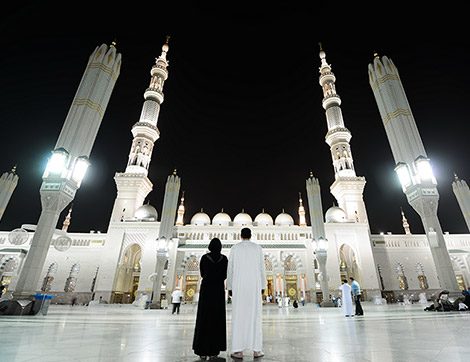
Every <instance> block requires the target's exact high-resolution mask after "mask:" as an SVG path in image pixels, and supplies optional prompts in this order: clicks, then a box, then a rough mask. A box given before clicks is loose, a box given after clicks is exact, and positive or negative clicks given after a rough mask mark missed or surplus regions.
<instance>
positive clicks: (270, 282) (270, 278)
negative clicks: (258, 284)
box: [264, 275, 274, 296]
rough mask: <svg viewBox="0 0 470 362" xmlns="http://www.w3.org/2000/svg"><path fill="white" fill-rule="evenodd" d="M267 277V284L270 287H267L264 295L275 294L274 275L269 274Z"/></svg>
mask: <svg viewBox="0 0 470 362" xmlns="http://www.w3.org/2000/svg"><path fill="white" fill-rule="evenodd" d="M266 279H267V285H268V287H267V288H266V290H265V291H264V295H265V296H267V295H271V296H273V295H274V282H273V276H272V275H268V276H267V277H266Z"/></svg>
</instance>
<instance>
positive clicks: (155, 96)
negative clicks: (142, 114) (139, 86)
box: [144, 87, 163, 104]
mask: <svg viewBox="0 0 470 362" xmlns="http://www.w3.org/2000/svg"><path fill="white" fill-rule="evenodd" d="M144 98H145V99H152V100H155V101H157V102H158V103H159V104H162V103H163V92H162V89H161V88H160V89H159V88H154V87H149V88H147V89H146V90H145V92H144Z"/></svg>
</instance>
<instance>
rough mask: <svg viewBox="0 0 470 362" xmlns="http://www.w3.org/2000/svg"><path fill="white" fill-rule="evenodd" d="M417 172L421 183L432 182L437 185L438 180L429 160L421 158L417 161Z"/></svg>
mask: <svg viewBox="0 0 470 362" xmlns="http://www.w3.org/2000/svg"><path fill="white" fill-rule="evenodd" d="M414 163H415V165H416V170H417V172H418V176H419V179H420V181H431V182H433V183H435V182H436V181H435V180H436V179H435V178H434V174H433V172H432V167H431V162H430V161H429V159H428V158H426V157H423V156H419V157H418V158H417V159H416V160H415V161H414Z"/></svg>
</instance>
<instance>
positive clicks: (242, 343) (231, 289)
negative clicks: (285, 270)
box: [192, 228, 266, 360]
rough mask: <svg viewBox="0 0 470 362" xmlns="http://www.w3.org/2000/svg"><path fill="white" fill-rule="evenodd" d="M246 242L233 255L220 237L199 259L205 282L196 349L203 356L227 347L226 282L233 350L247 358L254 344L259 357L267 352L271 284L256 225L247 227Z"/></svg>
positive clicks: (243, 232) (234, 248)
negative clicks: (265, 316) (266, 302)
mask: <svg viewBox="0 0 470 362" xmlns="http://www.w3.org/2000/svg"><path fill="white" fill-rule="evenodd" d="M241 239H242V240H241V242H240V243H237V244H235V245H234V246H232V248H231V249H230V255H229V257H228V259H227V257H226V256H224V255H223V254H222V253H221V251H222V243H221V242H220V240H219V239H218V238H214V239H212V240H211V241H210V243H209V253H207V254H205V255H203V256H202V258H201V261H200V263H199V268H200V272H201V277H202V282H201V289H200V293H199V302H198V308H197V316H196V325H195V330H194V339H193V346H192V347H193V350H194V353H195V354H197V355H198V356H199V357H200V358H201V359H203V360H206V359H211V358H215V357H217V356H218V355H219V353H220V352H221V351H226V350H227V334H226V318H225V285H224V282H225V280H227V289H228V294H229V296H230V297H231V303H232V320H231V322H232V345H231V349H232V352H231V354H230V356H231V357H232V358H235V359H242V358H243V352H244V351H246V350H250V351H252V352H253V356H254V358H258V357H262V356H264V353H263V334H262V319H261V316H262V314H261V313H262V304H263V299H262V295H263V293H264V290H265V289H266V272H265V265H264V256H263V250H262V248H261V246H260V245H258V244H256V243H254V242H252V241H251V230H250V229H249V228H243V229H242V230H241Z"/></svg>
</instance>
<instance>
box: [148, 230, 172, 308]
mask: <svg viewBox="0 0 470 362" xmlns="http://www.w3.org/2000/svg"><path fill="white" fill-rule="evenodd" d="M168 250H169V240H167V238H165V237H164V236H162V237H160V238H158V239H157V265H156V267H155V273H153V274H154V275H155V277H154V278H153V288H152V290H153V297H152V303H151V304H150V309H160V308H161V304H160V303H161V301H160V294H161V291H162V281H163V272H164V269H165V264H166V261H167V259H168Z"/></svg>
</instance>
